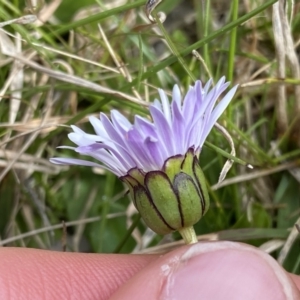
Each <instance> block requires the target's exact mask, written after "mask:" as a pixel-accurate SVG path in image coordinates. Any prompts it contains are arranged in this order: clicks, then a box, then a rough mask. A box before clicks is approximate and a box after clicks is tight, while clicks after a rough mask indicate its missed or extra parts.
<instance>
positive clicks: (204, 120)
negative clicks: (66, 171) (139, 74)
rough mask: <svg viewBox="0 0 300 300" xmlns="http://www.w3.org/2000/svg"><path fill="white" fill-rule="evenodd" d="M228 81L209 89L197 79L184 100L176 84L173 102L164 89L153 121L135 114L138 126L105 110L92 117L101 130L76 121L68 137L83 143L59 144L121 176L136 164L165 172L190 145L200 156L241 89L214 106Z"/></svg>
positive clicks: (59, 160)
mask: <svg viewBox="0 0 300 300" xmlns="http://www.w3.org/2000/svg"><path fill="white" fill-rule="evenodd" d="M228 85H229V83H228V82H227V83H225V78H224V77H222V78H221V79H220V80H219V81H218V83H217V84H216V86H215V87H213V88H211V89H210V87H211V80H210V81H208V83H207V84H206V85H205V86H204V87H202V84H201V82H200V81H196V83H195V85H194V86H193V87H190V89H189V91H188V92H187V94H186V96H185V98H184V100H183V101H182V98H181V95H180V91H179V88H178V86H177V85H175V86H174V88H173V94H172V101H171V103H170V102H169V100H168V97H167V95H166V94H165V93H164V91H163V90H161V89H159V90H158V92H159V95H160V99H161V101H159V100H157V99H156V100H155V101H154V103H153V104H152V105H150V108H149V110H150V114H151V117H152V122H151V121H149V120H148V119H146V118H143V117H141V116H138V115H136V116H135V119H134V124H131V123H130V122H129V121H128V119H127V118H126V117H124V116H123V115H122V114H121V113H119V112H118V111H116V110H112V111H111V120H110V119H109V118H108V117H107V116H106V115H105V114H103V113H101V114H100V119H98V118H96V117H93V116H92V117H90V123H91V124H92V126H93V127H94V130H95V132H96V134H88V133H85V132H84V131H83V130H81V129H80V128H78V127H76V126H74V125H73V126H71V127H72V129H73V132H72V133H70V134H69V135H68V137H69V139H70V140H71V141H72V142H73V143H75V144H76V145H77V146H78V147H67V146H62V147H60V148H67V149H72V150H74V151H76V152H78V153H80V154H83V155H88V156H91V157H93V158H95V159H96V160H98V161H100V162H102V163H103V164H104V167H105V168H107V169H108V170H110V171H111V172H113V173H115V174H116V175H117V176H118V177H122V176H124V175H126V174H127V172H128V171H129V170H130V169H133V168H138V169H140V170H143V171H144V172H148V171H152V170H160V169H161V168H162V167H163V165H164V162H165V161H166V160H167V159H168V158H170V157H172V156H175V155H184V154H185V153H186V152H187V150H188V149H190V148H193V149H194V151H195V154H196V155H198V154H199V153H200V151H201V148H202V146H203V143H204V141H205V139H206V137H207V136H208V134H209V132H210V131H211V129H212V127H213V126H214V124H215V123H216V121H217V119H218V118H219V117H220V115H221V114H222V112H223V111H224V110H225V109H226V107H227V105H228V104H229V102H230V101H231V99H232V97H233V95H234V93H235V91H236V87H234V88H232V89H231V90H230V91H229V92H228V93H227V94H226V95H225V96H224V97H223V99H222V100H221V101H220V102H219V103H218V104H217V106H216V107H215V108H214V106H215V103H216V101H217V99H218V98H219V97H220V95H221V94H222V93H223V92H224V91H225V89H226V88H227V87H228ZM51 162H53V163H56V164H64V165H65V164H67V165H84V166H96V167H97V166H98V167H103V165H100V164H97V163H93V162H90V161H86V160H79V159H73V158H52V159H51Z"/></svg>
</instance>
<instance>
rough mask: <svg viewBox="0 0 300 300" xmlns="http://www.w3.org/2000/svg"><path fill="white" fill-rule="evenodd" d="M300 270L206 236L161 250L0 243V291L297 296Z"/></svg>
mask: <svg viewBox="0 0 300 300" xmlns="http://www.w3.org/2000/svg"><path fill="white" fill-rule="evenodd" d="M299 289H300V277H299V276H296V275H291V274H289V273H287V272H285V271H284V270H283V269H282V268H281V266H279V265H278V264H277V262H276V261H275V260H274V259H273V258H271V257H270V256H269V255H267V254H265V253H264V252H262V251H260V250H259V249H257V248H254V247H251V246H248V245H245V244H240V243H232V242H204V243H198V244H195V245H189V246H183V247H180V248H177V249H176V250H173V251H171V252H169V253H166V254H163V255H130V254H128V255H114V254H83V253H63V252H53V251H45V250H35V249H24V248H0V299H3V300H6V299H12V300H14V299H30V300H34V299H39V300H43V299H45V300H46V299H47V300H48V299H49V300H50V299H51V300H53V299H54V300H55V299H122V300H126V299H131V300H132V299H133V300H135V299H146V300H147V299H149V300H150V299H172V300H177V299H178V300H179V299H184V300H187V299H213V300H214V299H216V300H218V299H231V300H235V299H243V300H248V299H264V300H268V299H270V300H271V299H272V300H276V299H278V300H281V299H289V300H290V299H300V292H299Z"/></svg>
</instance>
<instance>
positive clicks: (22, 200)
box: [0, 0, 300, 274]
mask: <svg viewBox="0 0 300 300" xmlns="http://www.w3.org/2000/svg"><path fill="white" fill-rule="evenodd" d="M26 3H27V4H26V6H27V7H25V6H24V4H23V2H21V1H17V0H15V1H11V2H8V1H3V2H2V5H1V6H0V18H1V21H7V20H11V19H14V18H19V17H21V16H23V15H25V14H28V13H33V14H36V15H37V16H38V19H40V20H42V21H37V22H35V23H33V24H27V25H22V24H11V25H7V26H5V27H3V28H2V29H3V30H2V31H1V32H0V34H1V35H0V41H1V45H2V46H1V47H2V48H1V54H0V59H1V60H0V61H1V72H0V83H1V84H0V86H1V93H0V96H1V98H0V99H1V102H0V138H1V140H0V145H1V146H0V154H1V158H0V179H1V182H0V245H2V246H20V247H34V248H44V249H58V250H60V249H62V242H61V239H62V236H63V225H62V221H65V222H66V225H67V236H66V241H67V249H68V251H88V252H113V251H116V250H117V252H124V253H129V252H133V251H134V252H139V251H143V252H147V251H149V252H150V251H151V249H149V248H150V247H154V246H156V247H160V249H161V251H165V250H166V249H167V247H168V245H169V244H170V242H172V241H176V240H179V239H180V237H179V235H178V234H174V235H172V236H167V237H160V236H156V235H154V234H153V233H152V232H150V231H149V230H148V229H146V228H145V226H144V224H143V222H142V221H139V219H138V218H137V216H136V212H135V210H134V209H133V206H132V205H131V204H130V201H129V199H128V197H127V194H126V189H125V187H124V186H123V185H122V183H121V182H120V181H119V180H118V179H117V178H115V177H114V176H113V175H112V174H109V173H107V172H105V171H103V170H96V169H90V168H84V167H76V166H73V167H59V166H54V165H52V164H50V163H49V162H48V159H49V158H50V157H53V156H68V157H70V156H73V157H77V158H78V156H76V154H75V153H73V152H72V151H68V150H56V147H57V146H59V145H71V143H70V141H68V138H67V134H68V132H70V130H69V128H68V126H67V125H69V124H76V125H78V126H79V127H81V128H83V129H84V130H86V131H89V132H92V128H91V126H90V125H89V124H88V119H87V117H88V116H90V115H92V114H93V115H98V114H99V112H100V111H103V112H105V113H109V111H110V110H111V109H112V108H114V109H118V110H120V111H122V112H123V113H124V114H125V115H127V116H128V117H129V118H130V119H132V118H133V115H134V114H143V115H145V114H147V109H146V106H147V102H149V101H152V100H153V99H154V98H155V97H157V96H158V95H157V88H158V87H159V88H163V89H165V90H166V91H169V92H170V91H171V88H172V86H173V85H174V84H175V83H177V84H179V86H180V87H181V89H182V91H186V89H187V87H188V85H189V84H192V83H193V79H194V78H199V79H201V80H202V81H203V82H206V81H207V80H208V79H209V78H210V76H212V77H213V79H214V81H215V82H216V81H217V80H218V79H219V77H220V76H223V75H226V76H227V78H229V79H230V80H231V81H232V85H234V84H239V85H240V88H239V90H238V93H237V94H236V96H235V98H234V100H233V101H232V103H231V105H230V107H229V109H228V110H227V111H226V113H225V114H224V115H223V117H222V118H221V119H220V123H221V124H222V125H223V126H225V127H226V128H227V129H228V131H229V133H230V134H231V135H232V138H233V140H234V143H235V147H236V151H237V157H238V158H240V159H241V160H243V161H245V162H247V163H250V164H252V165H253V166H254V170H253V171H251V170H250V169H248V168H247V167H246V166H244V165H240V164H237V163H235V164H234V165H233V168H232V169H231V170H230V172H229V174H228V175H227V179H226V180H225V181H224V182H223V184H222V186H219V187H218V185H216V183H217V181H218V177H219V174H220V171H221V169H222V166H223V165H224V163H225V161H226V158H225V157H224V156H223V155H222V151H218V150H216V149H215V148H214V147H212V146H210V145H214V146H216V147H218V148H220V149H222V150H225V151H226V152H228V153H230V149H229V145H228V142H227V141H226V140H225V139H224V137H222V135H221V134H220V133H219V132H218V131H216V130H213V131H212V133H211V134H210V136H209V138H208V143H207V144H206V146H205V147H204V148H203V151H202V153H201V157H200V163H201V166H202V168H203V170H204V172H205V175H206V178H207V182H208V184H209V186H210V187H211V188H210V197H211V208H210V210H209V212H208V213H207V215H206V216H205V217H204V218H203V219H202V220H201V221H200V222H199V223H198V224H197V225H196V226H195V227H196V231H197V234H198V235H199V238H200V239H202V238H203V239H204V238H205V239H216V238H217V239H220V240H223V239H227V240H235V241H243V242H246V243H250V244H252V245H255V246H257V247H261V248H262V249H264V250H265V251H268V252H269V253H271V254H272V255H273V256H274V257H275V258H278V259H279V261H280V263H282V264H283V266H284V267H285V268H286V269H287V270H288V271H291V272H294V273H298V274H300V266H299V264H300V263H299V261H300V253H299V243H300V241H299V235H298V233H297V230H296V228H295V226H294V225H295V223H296V222H297V220H298V222H299V213H300V184H299V182H300V169H299V164H300V152H299V151H300V150H299V149H300V148H299V146H300V130H299V128H300V127H299V120H298V118H299V110H298V108H297V95H298V94H297V88H298V87H299V82H300V78H299V77H298V78H297V76H295V72H294V71H293V68H291V66H292V65H291V64H289V63H288V60H287V62H285V63H286V65H285V76H284V77H282V76H278V66H279V65H280V64H282V63H283V61H282V58H280V56H279V55H278V51H279V50H280V49H278V45H277V43H275V40H274V36H275V37H276V36H280V34H279V33H278V32H277V31H276V28H275V29H274V26H273V25H274V23H273V20H272V15H273V16H274V11H275V6H273V5H274V3H275V4H276V3H277V1H275V0H273V1H267V2H264V1H262V0H258V1H248V2H247V6H246V5H245V4H244V2H241V1H231V2H226V1H212V0H211V1H187V0H185V1H183V0H182V1H180V0H178V1H174V0H164V1H163V2H162V4H161V5H160V6H159V7H158V10H162V11H164V12H165V13H166V14H167V20H166V21H165V22H164V23H163V24H161V25H152V26H151V27H149V26H148V27H146V26H145V25H146V24H149V21H148V20H147V18H146V16H145V14H144V10H143V5H144V4H145V1H124V0H115V1H101V0H98V1H92V0H90V1H80V0H78V1H76V3H75V2H74V1H70V0H63V1H47V2H44V1H41V0H40V1H38V6H37V7H33V6H32V5H30V3H31V1H30V0H28V1H27V2H26ZM54 4H57V7H56V8H53V11H51V9H52V7H54V6H51V5H54ZM203 5H204V6H203ZM287 8H288V9H287V11H289V8H292V9H293V11H292V14H291V13H290V14H288V21H289V22H290V25H291V28H292V31H291V36H292V37H293V40H294V46H295V49H296V51H295V53H296V55H298V59H299V46H298V45H299V41H300V34H299V20H300V7H299V5H295V6H294V7H292V6H290V2H288V7H287ZM79 10H80V11H79ZM280 22H284V20H283V19H282V20H280ZM101 32H102V36H101ZM105 38H106V39H107V41H105ZM281 38H282V37H281ZM20 39H23V40H22V42H20ZM108 43H109V45H110V47H111V49H112V50H111V52H109V51H108ZM282 44H283V46H284V41H282ZM3 47H4V48H5V49H7V47H8V48H9V49H10V54H13V53H18V55H19V56H22V57H25V58H26V59H27V60H28V61H31V62H34V63H36V64H38V65H41V66H43V67H44V68H46V69H45V70H46V71H43V72H41V71H39V70H37V69H35V68H34V66H33V65H30V64H29V63H28V64H27V65H28V66H26V63H25V65H24V64H20V63H18V62H17V60H16V59H14V58H10V55H7V53H5V51H3ZM297 47H298V48H297ZM193 50H197V52H198V53H199V55H200V59H199V57H198V58H197V57H195V56H194V55H193V54H192V51H193ZM201 57H203V60H204V62H205V63H203V62H202V61H201ZM47 70H52V71H60V72H62V73H63V76H61V77H60V79H58V78H57V77H53V74H52V73H51V72H50V71H49V72H47ZM68 74H69V75H75V76H77V77H78V78H83V79H85V80H86V81H88V82H90V83H94V84H96V85H97V88H99V87H105V88H107V89H110V91H111V92H109V93H107V92H106V93H104V92H99V90H97V89H96V88H95V87H94V86H84V85H82V84H79V81H76V80H77V79H76V78H77V77H75V79H74V81H73V83H70V81H67V78H68V77H67V75H68ZM76 82H78V84H76ZM280 87H283V88H284V95H283V96H282V97H281V96H280V95H281V94H279V93H278V89H279V88H280ZM116 92H122V93H123V94H122V95H121V96H120V95H117V94H116ZM284 97H285V98H284ZM132 99H136V101H135V102H134V101H133V100H132ZM138 101H147V102H145V104H146V105H140V104H138ZM143 103H144V102H143ZM282 104H283V105H284V111H283V112H282V111H279V110H278V107H279V106H280V107H281V105H282ZM282 113H283V115H282ZM284 118H287V120H288V122H287V124H286V125H284V127H283V126H282V124H283V123H282V120H283V119H284ZM249 174H253V176H252V177H251V178H249ZM247 176H248V177H247ZM132 223H134V224H136V225H137V226H136V227H135V229H134V228H133V227H132V226H131V224H132ZM129 228H130V229H132V230H133V231H132V233H131V232H129V233H128V230H129ZM170 245H171V244H170ZM153 249H154V248H153ZM155 249H156V248H155Z"/></svg>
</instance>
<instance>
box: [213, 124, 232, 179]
mask: <svg viewBox="0 0 300 300" xmlns="http://www.w3.org/2000/svg"><path fill="white" fill-rule="evenodd" d="M215 127H216V128H217V129H218V131H219V132H221V133H222V135H223V136H224V137H225V138H226V140H227V141H228V143H229V145H230V149H231V150H230V154H231V155H232V156H236V152H235V147H234V142H233V139H232V137H231V135H230V134H229V132H228V131H227V130H226V129H225V128H224V127H223V126H221V125H220V124H219V123H216V124H215ZM232 165H233V160H232V159H227V161H226V163H225V165H224V166H223V168H222V171H221V173H220V176H219V180H218V184H219V183H221V182H222V181H223V180H224V179H225V177H226V174H227V173H228V171H229V170H230V169H231V167H232Z"/></svg>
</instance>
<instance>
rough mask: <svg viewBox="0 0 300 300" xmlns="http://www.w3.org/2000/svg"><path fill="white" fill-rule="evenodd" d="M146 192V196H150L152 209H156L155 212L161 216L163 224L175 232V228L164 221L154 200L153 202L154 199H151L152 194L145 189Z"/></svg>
mask: <svg viewBox="0 0 300 300" xmlns="http://www.w3.org/2000/svg"><path fill="white" fill-rule="evenodd" d="M145 191H146V194H147V196H148V199H149V201H150V204H151V205H152V207H153V208H154V210H155V211H156V213H157V215H158V216H159V218H160V219H161V220H162V222H163V223H164V224H165V225H166V226H167V227H169V228H170V229H171V230H175V228H173V227H171V226H170V225H169V224H168V223H167V221H166V220H165V219H164V217H163V216H162V214H161V213H160V211H159V210H158V209H157V207H156V205H155V204H154V202H153V200H152V197H151V194H150V193H149V191H148V190H147V189H145Z"/></svg>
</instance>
